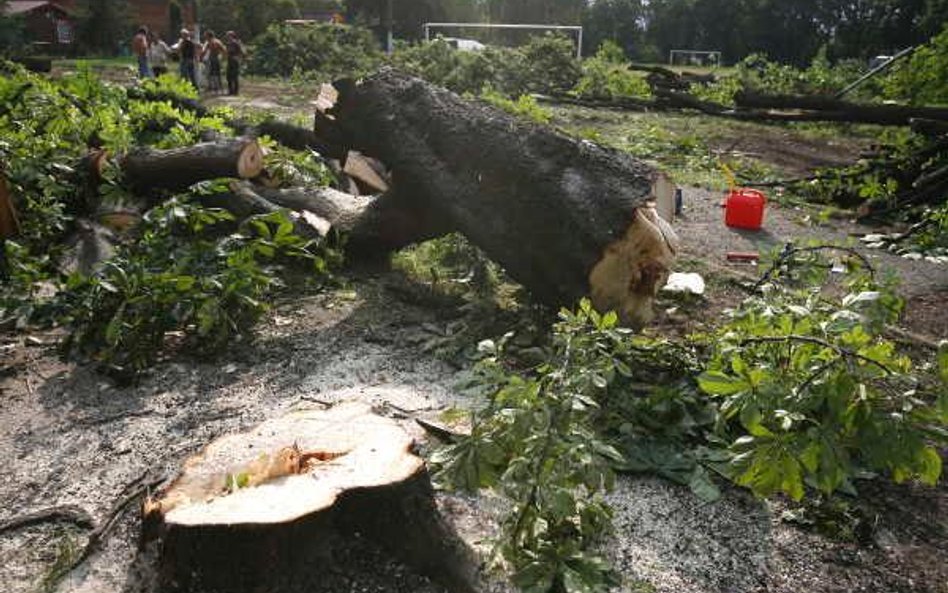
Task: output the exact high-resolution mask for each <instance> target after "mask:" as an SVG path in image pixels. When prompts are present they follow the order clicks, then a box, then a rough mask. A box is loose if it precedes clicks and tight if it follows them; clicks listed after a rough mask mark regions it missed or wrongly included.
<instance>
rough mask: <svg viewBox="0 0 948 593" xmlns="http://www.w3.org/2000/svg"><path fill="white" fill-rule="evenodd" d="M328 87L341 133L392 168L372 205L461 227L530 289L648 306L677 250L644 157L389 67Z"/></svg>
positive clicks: (624, 307) (624, 312) (617, 305)
mask: <svg viewBox="0 0 948 593" xmlns="http://www.w3.org/2000/svg"><path fill="white" fill-rule="evenodd" d="M337 88H338V89H339V91H340V96H339V101H338V103H337V105H336V107H335V109H334V114H335V118H336V119H335V122H334V124H335V125H336V126H338V129H339V131H340V133H341V135H342V136H343V138H344V139H345V142H346V143H347V144H348V145H349V146H351V147H353V148H354V149H358V150H360V151H361V152H363V153H365V154H367V155H369V156H373V157H376V158H378V159H379V160H381V161H382V162H383V163H385V164H386V165H387V166H388V167H390V168H391V170H392V185H393V187H394V188H395V191H394V192H390V193H388V194H385V195H383V196H382V197H381V198H379V199H378V200H377V201H376V202H375V203H374V204H373V206H374V207H376V208H378V209H379V210H385V211H386V212H387V213H389V214H392V215H394V214H395V213H402V217H403V218H411V217H414V216H418V215H419V214H423V215H424V216H426V217H427V218H428V219H429V221H430V222H429V223H427V224H428V225H429V226H430V225H431V224H434V225H435V226H436V227H438V228H439V229H444V230H456V231H459V232H461V233H462V234H464V235H465V236H467V238H468V239H470V240H471V242H473V243H474V244H475V245H477V246H478V247H480V248H481V249H483V250H484V251H485V252H486V254H487V255H488V256H489V257H490V258H492V259H493V260H494V261H496V262H498V263H499V264H501V265H502V266H503V267H504V268H505V269H506V270H507V272H508V273H509V274H510V276H511V277H512V278H514V279H515V280H517V281H519V282H520V283H522V284H523V285H524V286H526V287H527V288H528V289H529V290H530V291H531V292H532V294H533V295H534V296H535V297H536V298H537V299H538V300H540V301H544V302H547V303H550V304H553V305H556V306H561V305H566V306H573V305H575V303H576V301H577V300H578V299H579V298H581V297H583V296H586V295H590V294H591V295H593V298H594V304H595V305H596V306H597V307H598V308H600V309H615V310H616V311H617V312H618V313H619V314H620V316H621V317H622V318H623V320H624V321H626V322H628V323H632V324H641V323H644V322H645V321H646V320H647V319H648V318H649V316H650V307H649V304H650V302H651V300H652V296H653V295H654V294H655V291H657V290H658V289H659V288H660V287H661V286H662V285H663V284H664V282H665V278H666V277H667V274H668V271H669V269H670V266H671V265H672V262H673V260H674V256H675V251H676V239H675V238H674V233H673V232H672V231H671V229H670V227H668V225H667V224H666V223H664V222H663V221H661V220H660V219H659V217H657V216H656V215H655V214H654V209H651V208H649V207H648V206H647V202H648V201H649V200H651V199H654V197H655V195H654V191H655V190H654V185H655V183H656V181H657V180H658V179H659V173H658V171H657V170H655V169H654V168H653V167H651V166H649V165H647V164H646V163H644V162H641V161H638V160H636V159H634V158H633V157H631V156H630V155H629V154H627V153H624V152H621V151H619V150H614V149H610V148H605V147H602V146H599V145H596V144H594V143H592V142H589V141H584V140H579V139H575V138H571V137H569V136H567V135H565V134H562V133H560V132H558V131H556V130H553V129H551V128H549V127H546V126H541V125H537V124H534V123H530V122H526V121H524V120H521V119H518V118H515V117H514V116H512V115H509V114H507V113H505V112H502V111H500V110H499V109H496V108H495V107H492V106H490V105H487V104H486V103H483V102H477V101H466V100H464V99H462V98H461V97H459V96H457V95H455V94H454V93H451V92H449V91H447V90H444V89H441V88H438V87H436V86H433V85H431V84H428V83H426V82H424V81H422V80H419V79H417V78H412V77H409V76H406V75H403V74H400V73H397V72H395V71H391V70H387V71H383V72H381V73H379V74H377V75H374V76H372V77H369V78H367V79H365V80H364V81H363V82H361V83H359V84H353V83H351V82H346V83H344V84H342V85H337ZM416 234H425V233H416ZM428 234H431V233H428ZM600 264H601V265H600ZM603 269H608V270H610V271H611V273H612V274H614V276H613V277H610V278H606V277H605V276H606V274H604V273H603V272H602V270H603ZM616 278H621V281H616V280H615V279H616Z"/></svg>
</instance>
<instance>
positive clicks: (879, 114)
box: [734, 91, 948, 126]
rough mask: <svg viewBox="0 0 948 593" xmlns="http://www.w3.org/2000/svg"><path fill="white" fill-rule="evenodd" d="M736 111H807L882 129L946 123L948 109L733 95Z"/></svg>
mask: <svg viewBox="0 0 948 593" xmlns="http://www.w3.org/2000/svg"><path fill="white" fill-rule="evenodd" d="M734 102H735V103H736V104H737V105H738V106H739V107H750V108H756V109H798V110H803V111H809V112H811V113H809V114H807V115H809V116H811V117H813V118H814V119H818V118H819V117H820V116H827V117H832V118H833V119H832V121H850V122H862V123H874V124H881V125H898V126H904V125H909V124H910V123H911V120H912V119H928V120H936V121H948V107H911V106H908V105H864V104H859V103H851V102H848V101H843V100H841V99H837V98H835V97H827V96H821V95H814V96H807V95H764V94H760V93H753V92H748V91H741V92H738V93H737V94H735V96H734Z"/></svg>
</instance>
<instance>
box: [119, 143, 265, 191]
mask: <svg viewBox="0 0 948 593" xmlns="http://www.w3.org/2000/svg"><path fill="white" fill-rule="evenodd" d="M121 168H122V172H123V174H124V175H125V179H126V181H128V183H129V184H130V185H131V186H132V187H133V188H135V189H136V190H138V191H142V192H153V191H155V190H167V191H180V190H184V189H186V188H187V187H189V186H190V185H192V184H194V183H197V182H198V181H205V180H207V179H216V178H218V177H236V178H240V179H250V178H253V177H256V176H257V175H259V174H260V172H261V171H262V170H263V151H262V150H261V149H260V145H259V144H258V143H257V141H256V140H255V139H253V138H234V139H228V140H221V141H217V142H202V143H200V144H195V145H194V146H187V147H184V148H173V149H170V150H154V149H139V150H135V151H132V152H129V153H128V154H127V155H126V156H125V158H124V159H122V162H121Z"/></svg>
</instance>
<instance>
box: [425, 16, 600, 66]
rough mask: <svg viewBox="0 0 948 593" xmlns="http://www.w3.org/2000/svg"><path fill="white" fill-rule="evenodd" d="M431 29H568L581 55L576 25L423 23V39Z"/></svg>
mask: <svg viewBox="0 0 948 593" xmlns="http://www.w3.org/2000/svg"><path fill="white" fill-rule="evenodd" d="M433 29H521V30H536V31H564V32H565V31H569V32H572V33H575V34H576V57H577V58H582V57H583V28H582V27H580V26H576V25H533V24H512V23H425V24H424V31H425V41H426V42H427V41H431V31H432V30H433Z"/></svg>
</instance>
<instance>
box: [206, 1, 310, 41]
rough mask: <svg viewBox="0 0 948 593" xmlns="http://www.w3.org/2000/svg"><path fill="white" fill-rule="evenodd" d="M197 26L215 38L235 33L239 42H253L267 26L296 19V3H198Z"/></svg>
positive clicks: (297, 11) (297, 9) (297, 8)
mask: <svg viewBox="0 0 948 593" xmlns="http://www.w3.org/2000/svg"><path fill="white" fill-rule="evenodd" d="M198 12H199V18H200V20H201V23H202V24H203V25H204V26H205V27H207V28H210V29H212V30H214V31H215V32H217V34H218V35H223V33H224V32H225V31H231V30H232V31H236V32H237V34H238V35H240V37H241V38H242V39H253V38H254V37H256V36H257V35H260V34H261V33H263V32H264V31H265V30H266V29H267V26H269V25H270V24H271V23H279V22H282V21H285V20H287V19H298V18H300V8H299V5H298V3H297V1H296V0H268V1H267V2H260V1H259V0H200V3H199V8H198Z"/></svg>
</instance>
